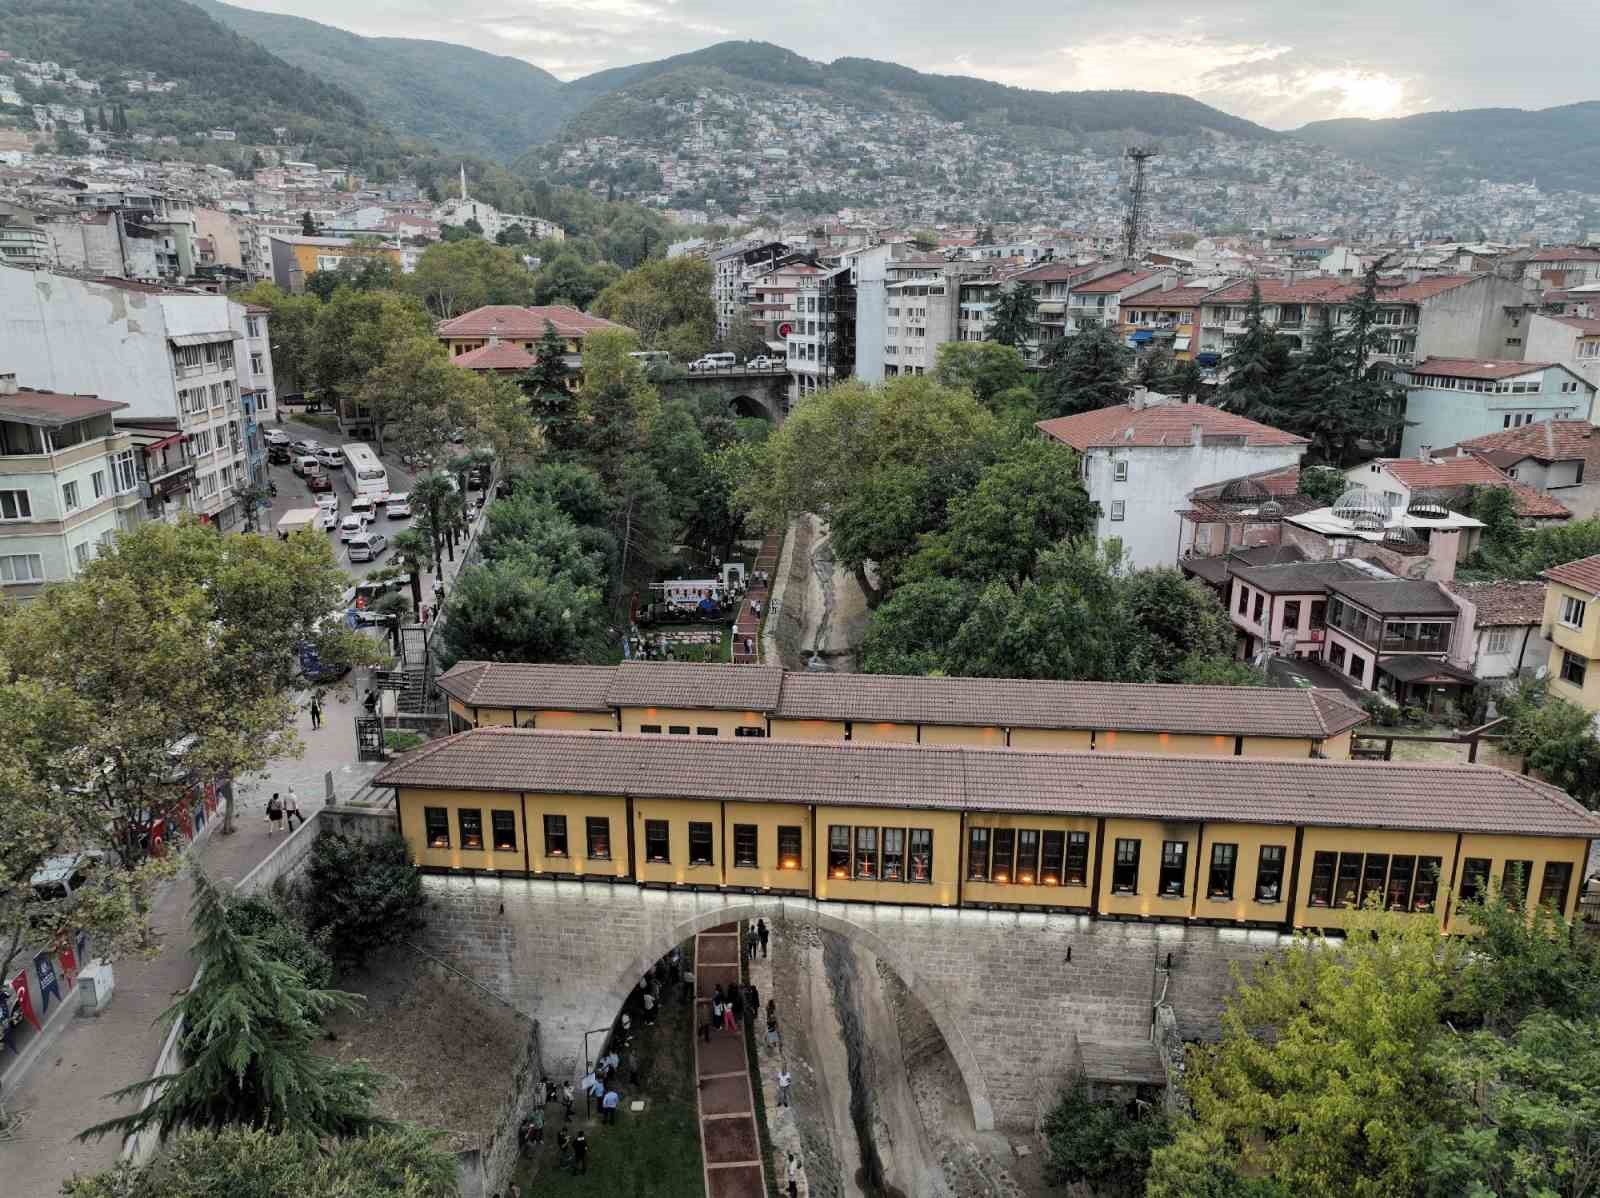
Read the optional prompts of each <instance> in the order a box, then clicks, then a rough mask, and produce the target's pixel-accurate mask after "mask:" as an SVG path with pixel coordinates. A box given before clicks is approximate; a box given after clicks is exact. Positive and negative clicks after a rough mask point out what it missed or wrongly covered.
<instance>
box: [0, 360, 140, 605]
mask: <svg viewBox="0 0 1600 1198" xmlns="http://www.w3.org/2000/svg"><path fill="white" fill-rule="evenodd" d="M127 406H128V405H127V404H124V403H117V402H114V401H111V400H104V399H100V398H98V397H96V396H93V395H63V394H60V393H58V392H54V391H35V390H33V389H32V388H28V387H18V386H17V376H16V375H14V374H0V597H4V598H11V599H27V598H30V597H31V596H33V595H35V594H37V593H38V591H39V590H40V589H41V588H42V587H43V586H44V585H45V584H46V583H49V582H61V581H64V580H66V579H69V578H71V577H73V576H74V575H75V574H76V573H77V572H78V571H79V570H80V569H82V568H83V566H84V565H86V564H87V563H88V562H89V561H91V560H92V559H93V558H95V557H96V556H98V555H99V553H100V552H101V550H102V549H104V548H105V547H106V546H107V545H109V544H111V542H112V541H113V539H114V538H115V537H116V535H117V533H119V532H124V531H127V530H128V529H130V528H132V527H133V526H134V525H136V524H138V523H139V521H140V518H141V515H140V507H141V504H140V495H139V482H140V475H139V470H138V464H137V457H138V455H137V453H136V451H135V450H134V448H133V439H132V437H131V436H130V435H129V434H128V433H126V432H123V431H121V430H119V429H118V428H117V427H116V425H115V423H114V422H113V419H112V415H113V413H115V412H118V411H121V410H123V409H124V408H126V407H127Z"/></svg>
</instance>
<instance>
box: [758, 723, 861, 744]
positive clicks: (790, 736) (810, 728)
mask: <svg viewBox="0 0 1600 1198" xmlns="http://www.w3.org/2000/svg"><path fill="white" fill-rule="evenodd" d="M772 735H773V736H775V737H779V738H781V739H783V740H843V739H844V721H843V720H773V721H772Z"/></svg>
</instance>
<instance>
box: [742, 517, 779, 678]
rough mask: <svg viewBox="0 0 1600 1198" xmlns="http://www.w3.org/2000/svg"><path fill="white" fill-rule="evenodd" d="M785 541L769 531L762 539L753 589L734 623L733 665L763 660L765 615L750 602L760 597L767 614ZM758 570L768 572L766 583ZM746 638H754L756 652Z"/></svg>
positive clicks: (752, 574)
mask: <svg viewBox="0 0 1600 1198" xmlns="http://www.w3.org/2000/svg"><path fill="white" fill-rule="evenodd" d="M782 544H783V535H782V534H781V533H775V532H771V533H768V534H767V535H766V537H765V538H763V539H762V542H761V549H760V550H759V551H758V552H757V553H756V564H755V565H754V566H752V567H751V576H750V589H749V591H747V592H746V593H745V596H744V600H743V601H742V602H741V603H740V604H739V614H738V616H737V617H735V619H734V622H733V664H734V665H736V666H739V665H755V664H757V663H758V662H759V661H760V660H761V616H758V615H756V614H755V612H754V611H752V610H751V607H750V602H751V600H753V599H758V600H760V601H761V609H762V613H763V614H765V612H766V608H767V603H768V601H769V600H770V598H771V596H772V589H771V588H772V578H773V576H774V575H775V574H776V573H777V571H778V549H779V547H780V546H781V545H782ZM757 570H762V571H765V572H766V576H767V581H766V582H764V583H758V582H757V581H756V578H755V571H757ZM746 637H749V638H750V641H751V645H752V647H753V651H752V652H749V653H747V652H745V649H744V641H745V638H746Z"/></svg>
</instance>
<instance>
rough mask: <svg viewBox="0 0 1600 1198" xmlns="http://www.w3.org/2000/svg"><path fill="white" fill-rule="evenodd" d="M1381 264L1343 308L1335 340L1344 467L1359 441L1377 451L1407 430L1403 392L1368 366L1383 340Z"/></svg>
mask: <svg viewBox="0 0 1600 1198" xmlns="http://www.w3.org/2000/svg"><path fill="white" fill-rule="evenodd" d="M1385 261H1387V259H1385V258H1380V259H1378V260H1377V261H1376V262H1374V263H1373V264H1372V265H1371V266H1370V267H1369V268H1368V269H1367V274H1366V277H1365V278H1364V279H1363V280H1362V286H1361V294H1360V295H1359V296H1358V297H1357V298H1356V299H1355V300H1354V301H1353V302H1352V303H1350V304H1348V305H1347V306H1346V307H1345V325H1346V328H1345V330H1344V332H1343V333H1342V334H1341V335H1340V337H1339V348H1340V350H1341V352H1342V354H1343V356H1344V363H1345V370H1346V373H1347V377H1348V383H1349V392H1348V399H1347V401H1346V403H1345V405H1344V407H1345V412H1346V423H1347V425H1348V427H1347V430H1346V433H1345V436H1344V444H1343V446H1342V450H1341V460H1342V461H1345V462H1349V461H1352V460H1354V458H1355V457H1356V456H1358V455H1359V454H1360V453H1361V452H1362V447H1361V444H1360V443H1362V442H1365V443H1366V445H1367V446H1370V447H1372V448H1376V449H1378V450H1380V451H1381V450H1383V449H1385V448H1388V447H1390V446H1391V445H1392V443H1393V442H1394V441H1395V440H1396V439H1397V438H1398V437H1399V435H1400V430H1401V429H1402V428H1403V427H1404V426H1405V389H1404V388H1402V387H1401V386H1399V384H1397V383H1396V382H1395V381H1394V380H1393V378H1392V377H1391V376H1390V375H1389V373H1388V371H1387V370H1386V369H1385V368H1383V367H1381V366H1375V365H1374V364H1373V363H1372V355H1373V353H1374V352H1376V351H1377V349H1378V347H1379V346H1380V344H1381V340H1380V338H1381V337H1382V335H1383V334H1382V333H1381V332H1380V330H1379V325H1378V272H1379V271H1380V270H1382V269H1383V265H1384V263H1385Z"/></svg>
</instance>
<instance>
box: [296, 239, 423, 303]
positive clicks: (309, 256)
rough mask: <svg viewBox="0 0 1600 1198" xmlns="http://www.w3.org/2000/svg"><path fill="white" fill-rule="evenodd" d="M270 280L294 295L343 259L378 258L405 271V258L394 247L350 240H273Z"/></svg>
mask: <svg viewBox="0 0 1600 1198" xmlns="http://www.w3.org/2000/svg"><path fill="white" fill-rule="evenodd" d="M270 245H271V249H272V258H271V261H272V281H273V283H274V284H276V285H277V286H278V287H279V288H281V289H282V290H284V291H291V292H294V293H296V294H298V293H300V292H302V291H304V290H305V289H306V279H307V278H308V277H309V276H311V275H312V274H315V273H316V272H317V271H319V270H338V269H339V264H340V263H341V262H343V261H344V260H345V259H346V258H352V257H358V258H365V257H371V256H373V255H377V256H378V257H381V258H387V259H389V261H391V262H393V263H394V265H395V267H396V269H399V270H404V269H405V255H404V254H402V253H401V251H400V247H399V246H396V245H373V244H372V243H370V242H360V241H356V240H355V239H353V238H350V237H273V238H271V240H270Z"/></svg>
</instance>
